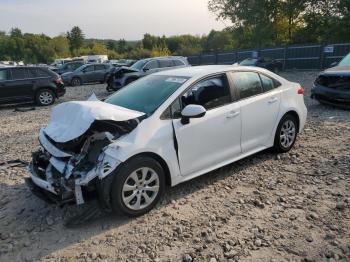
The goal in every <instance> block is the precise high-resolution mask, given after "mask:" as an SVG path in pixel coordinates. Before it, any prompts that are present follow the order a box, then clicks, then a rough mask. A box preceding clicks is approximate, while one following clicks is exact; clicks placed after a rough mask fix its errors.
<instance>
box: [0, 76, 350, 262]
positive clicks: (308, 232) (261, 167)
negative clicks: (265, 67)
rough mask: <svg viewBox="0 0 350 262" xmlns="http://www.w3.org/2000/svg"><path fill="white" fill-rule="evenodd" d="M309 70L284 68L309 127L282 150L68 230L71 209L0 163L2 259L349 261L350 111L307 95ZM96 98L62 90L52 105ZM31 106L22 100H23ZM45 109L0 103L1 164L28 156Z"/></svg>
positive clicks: (87, 90)
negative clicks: (146, 206)
mask: <svg viewBox="0 0 350 262" xmlns="http://www.w3.org/2000/svg"><path fill="white" fill-rule="evenodd" d="M316 74H317V73H316V72H297V73H295V72H290V73H283V76H284V77H286V78H287V79H289V80H292V81H295V82H300V83H301V84H302V85H303V86H304V87H305V88H306V96H305V99H306V103H307V107H308V109H309V116H308V121H307V125H306V127H305V130H304V131H303V133H302V134H300V136H299V138H298V142H297V143H296V145H295V148H294V149H293V150H292V151H291V152H290V153H287V154H281V155H277V156H276V155H274V154H272V153H270V152H262V153H259V154H256V155H254V156H251V157H249V158H247V159H244V160H242V161H239V162H237V163H234V164H231V165H228V166H226V167H223V168H221V169H219V170H217V171H214V172H211V173H209V174H207V175H205V176H202V177H200V178H198V179H195V180H192V181H189V182H187V183H185V184H182V185H179V186H177V187H175V188H172V189H169V190H168V192H167V194H166V196H165V197H164V199H163V200H162V201H161V203H160V204H159V205H158V206H157V208H156V209H154V210H153V211H151V212H150V213H149V214H147V215H145V216H143V217H139V218H135V219H128V218H123V217H113V216H104V215H101V216H100V217H98V218H96V219H94V220H92V221H91V222H89V223H87V224H83V225H80V226H78V227H75V228H67V227H65V226H64V222H65V221H66V219H67V218H69V217H71V216H72V214H75V213H78V212H80V208H77V207H75V206H69V207H63V208H59V207H55V206H49V205H47V204H45V203H44V202H42V201H41V200H39V199H37V198H36V197H35V196H33V195H32V194H31V193H30V192H29V190H28V189H27V188H26V186H25V184H24V181H23V178H24V177H26V176H27V174H26V170H25V168H24V167H21V166H18V167H7V168H4V167H1V166H0V261H38V260H42V261H125V260H128V261H211V262H215V261H238V260H239V261H334V260H336V261H338V260H339V261H349V260H350V191H349V188H350V171H349V170H350V154H349V153H350V124H349V123H350V112H349V111H344V110H339V109H336V108H333V107H329V106H323V105H320V104H318V103H317V102H315V101H312V100H310V99H309V94H310V89H311V86H312V82H313V80H314V79H315V76H316ZM93 92H94V93H96V95H97V96H98V97H99V98H104V97H106V96H107V95H108V94H107V92H106V91H105V86H104V85H89V86H83V87H78V88H72V87H68V92H67V95H66V96H65V97H64V98H63V99H60V100H59V101H58V102H62V101H68V100H72V99H74V100H78V99H87V98H88V97H89V96H90V95H91V94H92V93H93ZM29 106H30V105H29ZM51 109H52V107H48V108H36V110H34V111H28V112H14V107H1V108H0V121H1V122H0V123H1V125H0V163H1V162H3V161H9V160H14V159H20V160H23V161H29V160H30V155H31V151H32V150H33V149H35V148H36V147H37V146H38V142H37V135H38V130H39V128H40V127H41V126H44V125H45V124H46V123H47V121H48V117H49V114H50V110H51Z"/></svg>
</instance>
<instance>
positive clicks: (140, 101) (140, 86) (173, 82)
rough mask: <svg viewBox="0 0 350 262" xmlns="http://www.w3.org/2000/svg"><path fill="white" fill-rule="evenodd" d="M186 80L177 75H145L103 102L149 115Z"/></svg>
mask: <svg viewBox="0 0 350 262" xmlns="http://www.w3.org/2000/svg"><path fill="white" fill-rule="evenodd" d="M187 80H188V78H186V77H177V76H158V75H150V76H146V77H144V78H141V79H140V80H137V81H135V82H132V83H131V84H129V85H127V86H126V87H124V88H123V89H121V90H119V91H118V92H116V93H114V94H113V95H112V96H110V97H109V98H107V99H106V100H105V102H106V103H109V104H113V105H117V106H122V107H125V108H128V109H131V110H136V111H139V112H143V113H146V114H147V115H151V114H152V113H153V112H154V111H156V110H157V108H158V107H159V106H161V105H162V104H163V103H164V102H165V101H166V100H167V99H168V98H169V97H170V96H171V95H172V94H173V93H174V92H175V91H176V90H177V89H178V88H179V87H180V86H182V85H183V84H184V83H185V82H186V81H187Z"/></svg>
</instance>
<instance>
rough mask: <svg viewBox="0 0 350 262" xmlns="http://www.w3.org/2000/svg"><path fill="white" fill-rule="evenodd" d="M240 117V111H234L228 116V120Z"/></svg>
mask: <svg viewBox="0 0 350 262" xmlns="http://www.w3.org/2000/svg"><path fill="white" fill-rule="evenodd" d="M238 115H239V112H238V111H232V112H230V113H229V114H228V115H227V116H226V118H234V117H236V116H238Z"/></svg>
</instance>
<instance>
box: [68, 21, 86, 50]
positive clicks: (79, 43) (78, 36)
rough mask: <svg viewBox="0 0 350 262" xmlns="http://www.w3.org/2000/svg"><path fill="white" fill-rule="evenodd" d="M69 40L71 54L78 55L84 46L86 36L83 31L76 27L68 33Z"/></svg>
mask: <svg viewBox="0 0 350 262" xmlns="http://www.w3.org/2000/svg"><path fill="white" fill-rule="evenodd" d="M67 38H68V40H69V47H70V51H71V53H72V54H77V52H78V50H79V48H81V47H83V45H84V39H85V36H84V33H83V31H82V30H81V29H80V28H79V27H78V26H74V27H73V28H72V30H71V31H70V32H67Z"/></svg>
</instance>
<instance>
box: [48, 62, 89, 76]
mask: <svg viewBox="0 0 350 262" xmlns="http://www.w3.org/2000/svg"><path fill="white" fill-rule="evenodd" d="M84 64H85V63H84V62H82V61H78V62H70V63H66V64H63V65H62V66H60V67H58V68H53V69H51V70H52V71H54V72H56V73H57V74H59V75H62V74H64V73H67V72H73V71H75V70H76V69H78V68H79V67H81V66H82V65H84Z"/></svg>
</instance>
